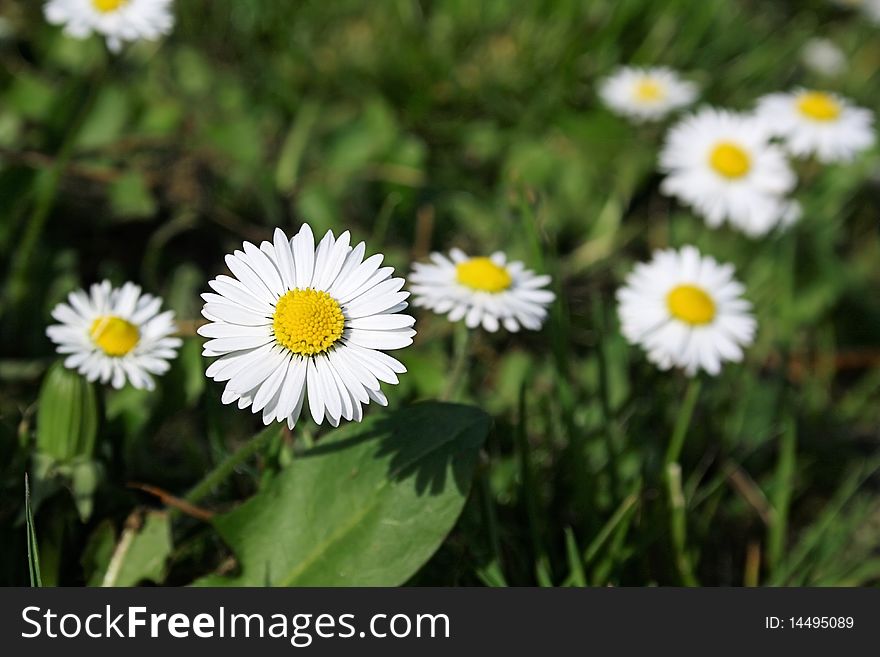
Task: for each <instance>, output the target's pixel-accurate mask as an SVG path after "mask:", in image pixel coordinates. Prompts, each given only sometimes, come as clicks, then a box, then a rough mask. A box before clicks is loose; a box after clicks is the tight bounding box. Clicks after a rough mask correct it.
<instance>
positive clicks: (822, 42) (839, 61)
mask: <svg viewBox="0 0 880 657" xmlns="http://www.w3.org/2000/svg"><path fill="white" fill-rule="evenodd" d="M801 60H802V61H803V62H804V66H806V67H807V68H808V69H810V70H811V71H813V72H814V73H818V74H819V75H824V76H826V77H832V76H836V75H840V74H842V73H843V72H844V71H845V70H846V61H847V60H846V55H845V54H844V53H843V51H842V50H841V49H840V48H838V47H837V46H836V45H834V42H833V41H830V40H829V39H810V40H809V41H807V42H806V43H805V44H804V47H803V49H801Z"/></svg>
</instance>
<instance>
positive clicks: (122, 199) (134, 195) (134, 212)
mask: <svg viewBox="0 0 880 657" xmlns="http://www.w3.org/2000/svg"><path fill="white" fill-rule="evenodd" d="M109 194H110V206H111V207H112V208H113V213H114V214H115V215H116V216H117V217H121V218H126V219H128V218H131V219H141V218H144V217H152V216H153V215H154V214H156V199H155V198H154V197H153V192H152V190H150V186H149V185H148V184H147V181H146V179H145V178H144V175H143V174H142V173H141V172H140V171H136V170H132V171H128V172H127V173H125V174H124V175H122V176H121V177H120V178H119V179H117V180H115V181H113V183H112V184H111V185H110V190H109Z"/></svg>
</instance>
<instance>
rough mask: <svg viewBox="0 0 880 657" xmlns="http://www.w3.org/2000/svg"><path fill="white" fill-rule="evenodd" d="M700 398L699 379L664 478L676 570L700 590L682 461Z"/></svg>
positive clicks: (684, 408) (679, 421)
mask: <svg viewBox="0 0 880 657" xmlns="http://www.w3.org/2000/svg"><path fill="white" fill-rule="evenodd" d="M699 395H700V380H699V379H698V378H696V377H695V378H693V379H691V380H690V383H689V384H688V388H687V391H686V392H685V395H684V401H683V402H682V404H681V408H680V409H679V411H678V417H677V418H676V420H675V427H674V428H673V430H672V437H671V439H670V441H669V446H668V448H667V449H666V457H665V458H664V461H663V478H664V481H665V483H666V495H667V500H668V503H669V534H670V537H671V539H672V549H673V552H674V553H675V555H674V556H675V565H676V569H677V570H678V574H679V577H680V578H681V582H682V584H684V585H685V586H696V585H697V579H696V577H695V576H694V572H693V565H692V564H691V559H690V555H689V554H688V549H687V517H686V515H685V505H686V501H685V498H684V493H683V491H682V486H681V465H680V464H679V463H678V460H679V457H680V456H681V450H682V447H683V446H684V439H685V436H686V435H687V430H688V427H690V423H691V419H692V418H693V415H694V408H696V405H697V398H698V397H699Z"/></svg>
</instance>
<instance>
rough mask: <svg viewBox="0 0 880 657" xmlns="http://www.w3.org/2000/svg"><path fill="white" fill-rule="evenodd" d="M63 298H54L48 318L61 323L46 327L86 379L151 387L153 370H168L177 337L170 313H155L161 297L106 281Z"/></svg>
mask: <svg viewBox="0 0 880 657" xmlns="http://www.w3.org/2000/svg"><path fill="white" fill-rule="evenodd" d="M67 300H68V303H59V304H58V305H57V306H55V309H54V310H53V311H52V317H54V318H55V319H57V320H58V321H59V322H61V323H60V324H55V325H52V326H50V327H48V328H47V329H46V334H47V335H48V336H49V338H50V339H51V340H52V342H54V343H55V344H56V345H58V348H57V351H58V353H59V354H66V355H67V358H65V359H64V365H65V366H66V367H69V368H70V369H73V370H76V371H78V372H79V373H80V374H82V375H84V376H85V377H86V378H87V379H88V380H89V381H98V380H100V381H101V383H107V382H110V383H111V385H112V386H113V387H114V388H121V387H122V386H124V385H125V382H126V380H127V381H129V382H130V383H131V385H133V386H134V387H135V388H142V389H146V390H152V389H153V388H154V387H155V383H154V381H153V376H152V375H160V374H164V373H165V372H167V371H168V368H169V365H168V361H169V360H172V359H174V358H175V357H176V356H177V349H178V347H180V345H181V340H180V338H175V337H171V336H172V334H173V333H175V331H176V330H177V329H176V327H175V325H174V312H173V311H170V310H168V311H165V312H159V311H160V308H161V307H162V299H160V298H158V297H154V296H152V295H150V294H142V293H141V288H140V287H139V286H137V285H135V284H134V283H126V284H125V285H123V286H122V287H120V288H113V286H112V285H110V282H109V281H104V282H102V283H100V284H95V285H92V286H91V289H90V290H89V293H86V291H85V290H76V291H75V292H71V293H70V295H69V296H68V298H67Z"/></svg>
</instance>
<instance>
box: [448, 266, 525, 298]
mask: <svg viewBox="0 0 880 657" xmlns="http://www.w3.org/2000/svg"><path fill="white" fill-rule="evenodd" d="M455 276H456V278H457V279H458V282H459V283H461V284H462V285H464V286H466V287H469V288H471V289H472V290H477V291H478V292H492V293H493V294H494V293H496V292H503V291H504V290H506V289H507V288H509V287H510V283H511V278H510V274H508V273H507V270H506V269H505V268H504V267H499V266H498V265H496V264H495V263H494V262H492V260H491V259H490V258H471V259H470V260H466V261H465V262H462V263H459V264H458V265H457V266H456V267H455Z"/></svg>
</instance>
